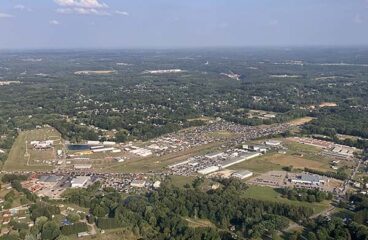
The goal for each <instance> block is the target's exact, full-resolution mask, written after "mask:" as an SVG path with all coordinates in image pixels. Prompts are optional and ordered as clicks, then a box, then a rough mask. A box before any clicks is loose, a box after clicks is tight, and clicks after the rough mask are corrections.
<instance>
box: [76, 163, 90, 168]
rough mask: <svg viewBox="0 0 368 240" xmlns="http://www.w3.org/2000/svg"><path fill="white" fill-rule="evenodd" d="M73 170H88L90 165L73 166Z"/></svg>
mask: <svg viewBox="0 0 368 240" xmlns="http://www.w3.org/2000/svg"><path fill="white" fill-rule="evenodd" d="M74 168H75V169H90V168H92V164H74Z"/></svg>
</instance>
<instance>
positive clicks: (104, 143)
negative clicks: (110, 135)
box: [102, 141, 116, 146]
mask: <svg viewBox="0 0 368 240" xmlns="http://www.w3.org/2000/svg"><path fill="white" fill-rule="evenodd" d="M102 144H103V145H104V146H114V145H115V144H116V142H109V141H105V142H103V143H102Z"/></svg>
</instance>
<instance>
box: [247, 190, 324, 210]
mask: <svg viewBox="0 0 368 240" xmlns="http://www.w3.org/2000/svg"><path fill="white" fill-rule="evenodd" d="M243 196H244V197H246V198H253V199H258V200H262V201H272V202H280V203H287V204H292V205H298V206H306V207H311V208H312V209H313V212H314V213H318V212H322V211H323V210H324V209H326V208H328V206H329V202H328V201H324V202H320V203H309V202H300V201H292V200H289V199H287V198H283V197H281V195H280V194H279V193H278V192H276V191H275V189H273V188H270V187H261V186H249V188H248V189H247V190H246V191H245V192H244V194H243Z"/></svg>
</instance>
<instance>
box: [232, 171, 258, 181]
mask: <svg viewBox="0 0 368 240" xmlns="http://www.w3.org/2000/svg"><path fill="white" fill-rule="evenodd" d="M232 176H233V177H235V178H239V179H245V178H248V177H251V176H253V173H252V172H251V171H248V170H242V171H237V172H235V173H233V175H232Z"/></svg>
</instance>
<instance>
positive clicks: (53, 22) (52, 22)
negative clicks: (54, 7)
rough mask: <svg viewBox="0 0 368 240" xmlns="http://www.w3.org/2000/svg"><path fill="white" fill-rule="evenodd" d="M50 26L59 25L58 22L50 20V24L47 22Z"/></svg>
mask: <svg viewBox="0 0 368 240" xmlns="http://www.w3.org/2000/svg"><path fill="white" fill-rule="evenodd" d="M49 23H50V24H51V25H59V24H60V22H59V21H58V20H55V19H54V20H51V21H50V22H49Z"/></svg>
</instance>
